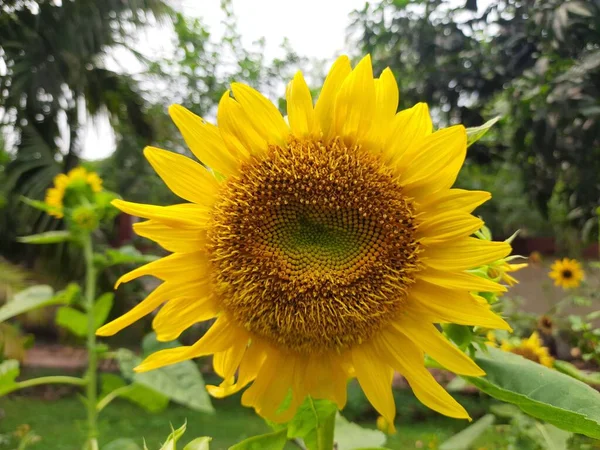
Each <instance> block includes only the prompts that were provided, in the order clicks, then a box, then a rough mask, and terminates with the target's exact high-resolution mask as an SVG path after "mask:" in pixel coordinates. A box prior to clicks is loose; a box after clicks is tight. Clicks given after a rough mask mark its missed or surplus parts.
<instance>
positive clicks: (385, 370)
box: [352, 343, 396, 432]
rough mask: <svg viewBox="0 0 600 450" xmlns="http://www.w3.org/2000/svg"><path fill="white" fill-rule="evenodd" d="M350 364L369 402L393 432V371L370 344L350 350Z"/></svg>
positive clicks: (394, 408) (394, 412) (394, 406)
mask: <svg viewBox="0 0 600 450" xmlns="http://www.w3.org/2000/svg"><path fill="white" fill-rule="evenodd" d="M352 363H353V366H354V370H355V371H356V378H357V379H358V382H359V384H360V387H361V388H362V390H363V392H364V393H365V395H366V397H367V398H368V399H369V402H371V404H372V405H373V407H374V408H375V409H376V410H377V412H378V413H379V414H381V415H382V416H383V417H385V419H386V420H387V421H388V423H389V424H390V426H391V427H392V432H394V426H393V423H394V418H395V416H396V405H395V403H394V396H393V395H392V377H393V375H394V371H393V370H392V368H391V367H390V366H389V365H388V364H387V362H386V361H385V360H382V359H381V357H380V355H378V354H377V353H376V351H375V349H374V348H373V347H372V345H371V344H369V343H367V344H362V345H359V346H358V347H355V348H353V349H352Z"/></svg>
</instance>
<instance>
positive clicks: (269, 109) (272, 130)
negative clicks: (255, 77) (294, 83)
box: [231, 83, 290, 147]
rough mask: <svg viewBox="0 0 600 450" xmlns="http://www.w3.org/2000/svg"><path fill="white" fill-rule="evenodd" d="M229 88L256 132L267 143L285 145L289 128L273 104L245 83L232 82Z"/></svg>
mask: <svg viewBox="0 0 600 450" xmlns="http://www.w3.org/2000/svg"><path fill="white" fill-rule="evenodd" d="M231 90H232V91H233V95H234V97H235V99H236V100H237V101H238V102H239V103H240V105H241V106H242V108H243V109H244V112H245V113H246V115H247V117H248V119H249V121H250V123H251V124H252V126H253V127H254V129H255V130H256V131H257V132H258V134H260V135H261V137H262V138H263V139H264V140H265V141H267V143H269V144H275V145H279V146H280V147H285V146H286V145H287V140H288V138H289V136H290V129H289V127H288V126H287V124H286V123H285V120H283V117H282V116H281V113H280V112H279V110H278V109H277V108H276V107H275V105H274V104H273V103H272V102H271V101H270V100H268V99H267V98H266V97H264V96H263V95H262V94H261V93H260V92H258V91H257V90H255V89H252V88H251V87H250V86H247V85H245V84H241V83H232V84H231Z"/></svg>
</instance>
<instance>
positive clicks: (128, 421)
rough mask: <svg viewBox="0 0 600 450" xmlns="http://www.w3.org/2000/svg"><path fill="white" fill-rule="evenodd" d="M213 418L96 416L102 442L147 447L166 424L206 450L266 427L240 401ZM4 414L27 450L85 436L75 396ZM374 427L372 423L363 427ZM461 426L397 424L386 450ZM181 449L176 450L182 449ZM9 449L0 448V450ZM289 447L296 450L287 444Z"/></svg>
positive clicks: (131, 412)
mask: <svg viewBox="0 0 600 450" xmlns="http://www.w3.org/2000/svg"><path fill="white" fill-rule="evenodd" d="M214 405H215V409H216V413H215V414H213V415H210V414H205V413H199V412H196V411H191V410H190V409H187V408H184V407H180V406H177V405H173V404H172V405H170V406H169V408H168V409H167V410H165V411H163V412H162V413H160V414H148V413H146V412H144V411H142V410H141V409H139V408H138V407H136V406H135V405H132V404H130V403H127V402H125V401H119V400H117V401H115V402H113V403H112V404H111V405H109V406H108V407H107V408H106V409H105V410H104V411H103V412H102V415H101V418H100V433H101V436H102V441H101V444H105V443H108V442H110V441H111V440H114V439H117V438H119V437H129V438H134V439H136V440H137V441H138V442H140V444H141V442H142V438H144V439H145V440H146V443H147V445H148V448H149V449H151V450H153V449H158V448H160V443H161V441H163V440H164V438H165V437H166V436H167V434H168V432H169V423H172V424H173V426H179V425H181V424H182V423H183V422H184V421H186V420H187V424H188V431H187V433H186V435H185V436H186V439H184V440H183V442H184V443H187V441H188V440H191V439H192V438H194V437H197V436H203V435H210V436H212V437H213V438H214V439H213V442H212V445H211V450H224V449H227V448H228V447H229V446H230V445H232V444H234V443H236V442H239V441H240V440H242V439H244V438H246V437H248V436H252V435H256V434H261V433H264V432H268V430H269V428H268V427H267V425H265V423H264V422H263V421H262V420H261V419H260V418H259V417H257V416H256V415H255V414H254V413H253V411H252V410H250V409H247V408H244V407H242V406H240V404H239V397H232V398H228V399H224V400H215V401H214ZM0 408H1V409H2V410H3V411H4V414H3V416H4V417H3V418H2V419H1V420H0V433H2V434H4V433H10V432H12V431H14V430H15V429H16V428H17V427H18V426H19V425H21V424H25V423H26V424H29V425H30V426H31V428H32V429H33V430H35V432H36V433H37V434H38V435H40V436H41V437H42V441H41V442H39V443H37V444H34V445H33V446H31V447H29V448H31V449H32V450H42V449H43V450H78V449H79V448H80V443H81V442H82V440H83V437H84V429H85V415H84V414H85V413H84V409H83V407H82V405H81V403H80V400H79V399H78V398H77V397H76V396H68V397H63V398H60V399H58V400H43V399H40V398H36V397H30V396H12V397H10V398H3V399H2V400H0ZM365 425H367V426H373V421H369V422H367V423H365ZM464 426H466V423H463V422H462V421H455V420H452V419H447V418H444V417H441V416H438V417H427V419H426V420H423V421H417V422H413V423H407V424H405V425H399V426H398V433H397V434H396V435H395V436H393V437H391V438H390V439H389V440H388V444H387V446H388V447H389V448H391V449H406V448H419V446H420V445H422V446H423V448H432V447H429V444H430V443H431V444H433V443H439V442H441V441H443V440H444V439H445V438H447V437H449V436H450V435H452V434H454V433H455V432H456V431H458V430H460V429H461V428H462V427H464ZM182 447H183V446H181V447H180V448H182ZM4 448H6V449H8V448H10V447H8V446H4V447H3V446H2V444H0V449H4ZM289 448H296V447H294V446H292V445H290V446H289Z"/></svg>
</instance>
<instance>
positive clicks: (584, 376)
mask: <svg viewBox="0 0 600 450" xmlns="http://www.w3.org/2000/svg"><path fill="white" fill-rule="evenodd" d="M554 368H555V369H556V370H558V371H559V372H562V373H564V374H567V375H569V376H571V377H573V378H575V379H577V380H579V381H583V382H584V383H587V384H594V385H598V386H600V373H598V372H584V371H582V370H579V369H578V368H577V367H575V366H574V365H573V364H571V363H568V362H566V361H561V360H559V359H557V360H555V361H554Z"/></svg>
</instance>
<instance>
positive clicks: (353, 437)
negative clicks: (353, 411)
mask: <svg viewBox="0 0 600 450" xmlns="http://www.w3.org/2000/svg"><path fill="white" fill-rule="evenodd" d="M385 441H386V436H385V434H384V433H382V432H381V431H379V430H371V429H368V428H362V427H361V426H359V425H357V424H355V423H352V422H348V421H347V420H346V419H345V418H344V417H342V415H340V414H338V415H337V417H336V420H335V443H336V444H337V448H338V450H355V449H357V448H373V447H381V446H382V445H384V444H385Z"/></svg>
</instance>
